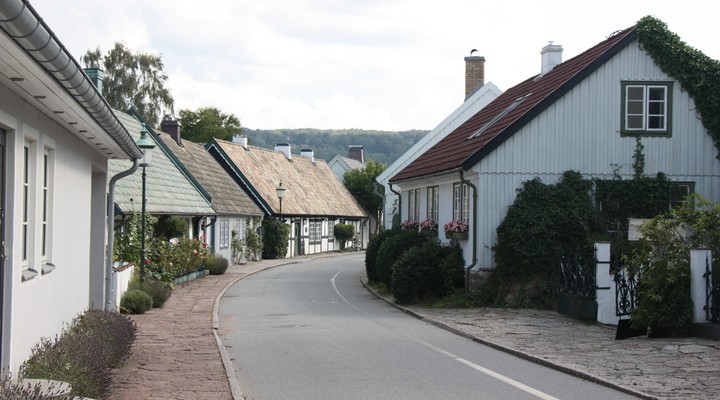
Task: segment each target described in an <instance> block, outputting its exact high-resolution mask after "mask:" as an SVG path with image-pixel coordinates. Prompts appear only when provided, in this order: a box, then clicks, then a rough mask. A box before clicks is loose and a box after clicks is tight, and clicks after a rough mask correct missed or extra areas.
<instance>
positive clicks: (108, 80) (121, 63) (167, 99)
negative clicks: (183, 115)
mask: <svg viewBox="0 0 720 400" xmlns="http://www.w3.org/2000/svg"><path fill="white" fill-rule="evenodd" d="M80 61H81V62H82V63H83V64H84V65H85V67H91V68H101V69H103V70H104V71H105V79H104V80H103V96H105V99H106V100H107V101H108V103H109V104H110V106H111V107H113V108H116V109H118V110H121V111H127V110H129V109H130V108H132V107H134V108H135V109H136V110H137V111H138V112H139V113H140V115H142V116H143V118H144V119H145V121H147V123H148V124H150V126H153V127H154V126H157V124H158V122H159V121H160V119H161V118H162V116H163V115H165V114H169V113H172V112H173V107H174V104H175V100H173V97H172V95H171V94H170V91H169V90H168V88H167V87H166V86H165V83H166V81H167V79H168V77H167V75H165V73H164V72H163V62H162V58H161V56H160V55H155V54H148V53H140V52H138V53H133V52H132V51H131V50H130V49H128V48H127V47H125V45H124V44H122V43H115V47H113V49H112V50H110V51H108V53H107V54H106V55H105V56H103V55H102V54H101V53H100V48H97V49H95V50H92V51H91V50H88V51H87V52H86V53H85V55H84V56H82V57H81V58H80Z"/></svg>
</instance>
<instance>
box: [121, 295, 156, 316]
mask: <svg viewBox="0 0 720 400" xmlns="http://www.w3.org/2000/svg"><path fill="white" fill-rule="evenodd" d="M152 306H153V299H152V297H150V295H149V294H147V293H145V292H143V291H142V290H139V289H133V290H128V291H127V292H125V293H124V294H123V295H122V298H120V309H121V310H123V311H124V312H128V313H130V314H143V313H145V312H146V311H148V310H149V309H151V308H152Z"/></svg>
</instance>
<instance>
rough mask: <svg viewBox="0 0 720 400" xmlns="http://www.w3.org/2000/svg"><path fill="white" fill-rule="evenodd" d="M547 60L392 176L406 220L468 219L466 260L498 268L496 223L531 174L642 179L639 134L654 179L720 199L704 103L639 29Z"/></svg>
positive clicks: (548, 50)
mask: <svg viewBox="0 0 720 400" xmlns="http://www.w3.org/2000/svg"><path fill="white" fill-rule="evenodd" d="M540 61H541V62H540V63H539V64H540V66H541V70H540V71H539V74H538V75H535V76H532V77H530V78H528V79H527V80H525V81H523V82H521V83H520V84H518V85H516V86H515V87H512V88H510V89H508V90H507V91H506V92H505V93H503V94H502V95H501V96H499V97H498V98H497V99H495V100H494V101H493V102H492V103H490V104H489V105H487V106H486V107H485V108H483V109H482V110H480V111H479V112H478V113H476V114H475V115H474V116H472V117H471V118H469V119H468V120H467V121H465V122H464V123H463V124H462V125H460V126H459V127H457V128H456V129H455V130H454V131H453V132H452V133H450V134H449V135H447V136H445V137H444V138H443V139H442V140H441V141H439V142H438V143H437V144H435V145H434V146H432V147H430V148H429V149H427V150H426V151H425V152H424V153H423V154H422V155H420V156H419V157H417V158H416V159H415V160H413V161H412V162H411V163H409V164H408V165H407V166H406V167H405V168H403V169H402V170H401V171H399V172H397V173H396V174H394V175H393V176H392V177H391V178H390V179H389V182H390V183H391V184H392V185H393V186H394V187H396V188H400V189H401V193H402V204H403V206H402V209H401V212H402V218H403V219H407V218H408V211H411V212H412V210H413V209H419V212H420V214H424V213H425V212H426V210H427V209H428V208H432V207H438V209H439V221H438V222H439V224H440V229H441V233H440V236H441V237H442V236H443V234H442V227H443V224H445V223H447V222H449V221H452V220H462V221H464V222H467V223H468V224H469V225H470V229H469V237H468V239H467V240H461V241H460V243H461V246H462V247H463V250H464V255H465V260H466V267H468V268H474V271H476V272H477V271H478V270H479V271H483V270H486V269H487V270H491V269H492V268H494V260H493V252H492V247H493V245H494V244H495V242H496V228H497V226H498V225H499V224H500V222H501V221H502V219H503V218H504V216H505V214H506V211H507V208H508V206H509V205H510V204H512V202H513V201H514V200H515V196H516V189H518V188H519V187H520V186H521V184H522V183H523V182H525V181H528V180H530V179H533V178H536V177H539V178H540V179H541V180H542V181H543V182H545V183H554V182H556V181H557V180H558V179H559V178H560V177H561V174H562V173H563V172H564V171H567V170H575V171H579V172H580V173H582V174H583V175H584V176H585V177H588V178H590V177H600V178H606V177H612V176H613V174H614V173H615V172H617V173H619V174H620V175H621V176H622V177H623V178H626V179H628V178H631V177H632V175H633V170H632V161H633V152H634V150H635V145H636V137H640V138H641V142H642V145H643V146H644V155H645V173H646V174H647V175H655V174H656V173H657V172H663V173H665V174H666V175H667V177H668V179H669V180H671V181H676V182H679V183H681V184H687V186H688V187H691V188H692V189H693V190H694V191H695V192H697V193H699V194H701V195H702V196H704V197H706V198H708V199H710V200H712V201H716V202H717V201H719V200H720V185H718V182H719V180H718V179H719V178H720V161H718V159H717V158H716V155H717V148H716V146H715V144H714V142H713V139H712V137H711V136H710V135H709V134H708V132H707V130H706V129H705V128H704V127H703V122H702V118H701V116H700V114H699V112H698V111H697V109H696V106H695V101H694V99H693V98H692V97H691V96H689V95H688V92H687V91H686V90H684V89H683V87H682V85H681V84H680V83H679V82H678V81H677V80H676V79H674V78H673V77H672V76H670V75H668V74H667V73H666V72H664V71H663V70H662V69H661V68H660V67H659V66H658V65H656V64H655V62H654V61H653V59H652V58H651V57H650V56H649V55H648V53H647V52H646V51H645V50H643V48H642V47H641V46H640V45H639V44H638V39H637V36H636V26H633V27H630V28H628V29H625V30H623V31H619V32H616V33H614V34H612V35H611V36H610V37H609V38H607V39H606V40H603V41H602V42H600V43H599V44H597V45H596V46H593V47H592V48H590V49H588V50H586V51H585V52H583V53H581V54H579V55H578V56H576V57H574V58H572V59H570V60H567V61H565V62H562V47H561V46H558V45H552V44H551V45H548V46H546V47H544V48H543V50H542V53H541V60H540ZM636 104H637V105H639V107H637V110H639V111H638V112H635V113H634V114H635V115H633V112H634V110H633V108H634V107H635V105H636ZM396 190H397V189H396ZM428 191H438V195H437V196H434V197H431V196H427V193H428ZM428 199H433V200H432V201H431V202H430V204H429V202H428ZM434 202H437V203H438V204H437V205H435V204H433V203H434ZM408 203H411V204H409V205H408ZM406 205H407V206H406ZM481 275H482V274H481Z"/></svg>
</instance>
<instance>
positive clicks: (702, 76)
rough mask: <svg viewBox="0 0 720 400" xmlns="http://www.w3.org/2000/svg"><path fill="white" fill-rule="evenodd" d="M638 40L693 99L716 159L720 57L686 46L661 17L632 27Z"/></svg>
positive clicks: (719, 129) (719, 134)
mask: <svg viewBox="0 0 720 400" xmlns="http://www.w3.org/2000/svg"><path fill="white" fill-rule="evenodd" d="M635 32H636V34H637V39H638V42H639V43H640V46H641V48H642V49H644V50H645V51H647V52H648V54H649V55H650V57H651V58H652V59H653V61H655V64H657V65H658V66H659V67H660V69H662V70H663V72H665V73H666V74H668V75H670V76H671V77H673V78H675V79H677V80H678V81H679V82H680V84H681V85H682V87H683V89H685V90H687V92H688V94H689V95H690V96H691V97H692V98H693V100H695V105H696V106H697V110H698V111H699V112H700V117H701V119H702V122H703V126H705V129H707V130H708V133H709V134H710V136H712V138H713V140H714V142H715V147H716V148H717V149H718V154H717V156H716V157H717V158H718V159H720V112H718V110H720V61H718V60H714V59H712V58H710V57H708V56H706V55H705V54H703V53H702V52H701V51H700V50H698V49H695V48H693V47H690V46H688V45H687V44H686V43H685V42H683V41H682V40H681V39H680V37H679V36H678V35H677V34H675V33H673V32H671V31H670V30H668V28H667V25H666V24H665V23H664V22H662V21H661V20H659V19H657V18H655V17H652V16H647V17H644V18H642V19H641V20H640V21H638V24H637V27H636V29H635Z"/></svg>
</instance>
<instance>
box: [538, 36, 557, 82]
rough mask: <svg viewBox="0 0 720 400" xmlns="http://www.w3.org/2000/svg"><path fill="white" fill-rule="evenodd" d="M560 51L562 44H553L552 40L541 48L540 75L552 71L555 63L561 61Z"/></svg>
mask: <svg viewBox="0 0 720 400" xmlns="http://www.w3.org/2000/svg"><path fill="white" fill-rule="evenodd" d="M562 52H563V48H562V46H560V45H559V44H553V42H550V43H548V45H547V46H545V47H543V48H542V51H540V55H541V61H542V63H541V68H540V75H545V74H547V73H548V72H550V71H552V69H553V68H555V66H556V65H558V64H560V63H562Z"/></svg>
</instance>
